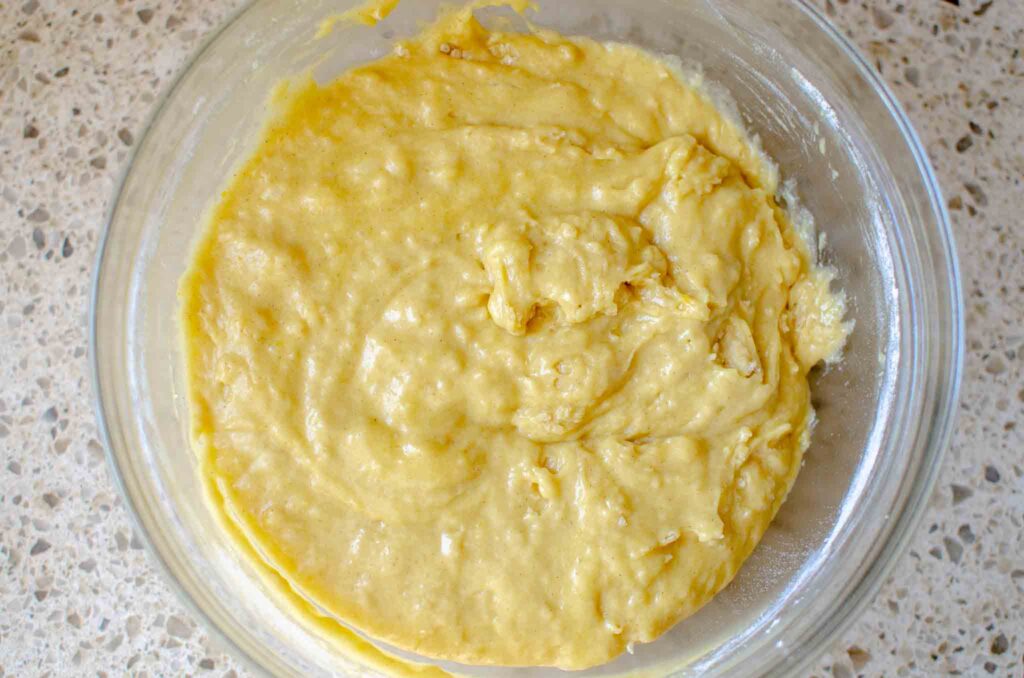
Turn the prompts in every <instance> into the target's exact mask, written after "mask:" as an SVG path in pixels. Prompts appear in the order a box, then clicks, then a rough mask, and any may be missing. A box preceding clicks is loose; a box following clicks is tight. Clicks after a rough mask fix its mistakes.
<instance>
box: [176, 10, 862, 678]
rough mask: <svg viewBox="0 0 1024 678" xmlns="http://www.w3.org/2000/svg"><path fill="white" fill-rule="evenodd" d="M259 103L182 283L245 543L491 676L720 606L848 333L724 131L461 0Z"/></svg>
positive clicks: (194, 371)
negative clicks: (325, 78) (490, 22)
mask: <svg viewBox="0 0 1024 678" xmlns="http://www.w3.org/2000/svg"><path fill="white" fill-rule="evenodd" d="M279 104H280V106H281V112H280V113H279V114H278V115H277V117H276V118H275V119H274V120H273V121H272V123H271V124H270V126H269V127H268V129H267V131H266V133H265V137H264V138H263V139H262V141H261V143H260V144H259V146H258V148H257V150H256V152H255V154H254V155H253V156H252V158H251V159H250V160H249V161H248V162H247V163H246V164H245V165H243V166H242V168H241V169H240V171H239V172H238V174H237V175H236V176H235V177H233V178H232V179H231V181H230V183H229V184H228V186H227V188H226V190H225V191H224V193H223V194H222V196H221V199H220V201H219V203H218V204H217V205H216V207H215V209H214V211H213V214H212V218H211V221H210V223H209V225H208V227H207V228H206V231H205V233H204V235H203V237H202V239H201V241H200V243H199V245H198V247H197V249H196V250H195V253H194V260H193V263H192V266H191V269H190V270H189V272H188V273H187V275H186V276H185V277H184V279H183V281H182V284H181V299H182V311H181V319H182V325H183V330H184V346H185V353H186V362H187V371H188V379H189V389H190V391H189V398H190V407H191V415H192V427H193V436H194V446H195V449H196V451H197V453H198V454H199V456H200V458H201V468H202V473H203V474H204V475H205V477H206V479H207V481H208V486H209V487H210V488H211V494H212V495H213V498H214V501H215V505H216V510H217V511H218V512H220V513H221V514H222V516H223V517H224V518H225V519H226V520H228V521H230V522H231V524H233V526H234V527H236V528H237V529H238V531H239V534H241V535H243V538H244V539H245V540H247V542H248V543H249V545H251V546H252V547H253V549H252V550H250V551H249V552H250V553H253V554H255V553H258V554H260V557H261V558H263V560H264V561H265V563H266V564H267V565H268V566H269V567H271V568H273V570H275V571H276V572H277V573H278V574H279V575H280V577H282V578H283V579H284V580H285V581H287V582H288V584H289V585H290V586H291V587H292V588H293V589H294V590H295V591H296V592H298V593H300V594H301V595H302V596H303V597H304V598H306V599H307V600H309V601H311V602H312V603H313V604H314V605H315V606H316V607H317V608H319V610H321V611H322V612H324V613H327V614H329V615H332V616H334V617H335V618H337V619H338V620H341V621H343V622H345V623H346V624H349V625H351V626H353V627H355V628H357V629H360V630H363V631H365V632H366V633H368V634H370V635H371V636H373V637H376V638H379V639H381V640H384V641H386V642H388V643H391V644H393V645H395V646H398V647H401V648H405V649H408V650H411V651H415V652H418V653H421V654H423V655H427V656H430V657H436V658H446V659H453V660H457V661H462V662H471V663H483V664H508V665H553V666H559V667H563V668H572V669H578V668H583V667H588V666H592V665H595V664H599V663H602V662H606V661H608V660H609V659H611V658H613V657H615V656H616V655H618V654H619V653H621V652H622V651H623V650H624V649H626V647H627V645H628V644H630V643H633V642H638V641H640V642H644V641H650V640H653V639H654V638H656V637H657V636H658V635H659V634H661V633H662V632H663V631H665V630H666V629H668V628H669V627H670V626H671V625H672V624H673V623H675V622H676V621H678V620H679V619H681V618H682V617H685V616H687V615H689V614H691V613H693V612H694V611H696V610H697V609H698V608H699V607H700V606H701V605H703V604H704V603H705V602H707V601H708V600H709V599H710V598H711V597H712V596H713V595H714V594H715V593H716V592H717V591H719V590H720V589H721V588H722V587H723V586H725V585H726V583H728V582H729V580H730V579H731V578H732V577H733V575H734V574H735V573H736V571H737V568H739V566H740V564H741V563H742V562H743V560H744V559H745V558H746V557H747V555H748V554H749V553H750V552H751V550H752V549H753V548H754V546H755V545H756V544H757V542H758V540H759V539H760V538H761V535H762V534H763V532H764V531H765V528H766V527H767V526H768V524H769V522H770V521H771V519H772V517H773V516H774V514H775V512H776V510H777V509H778V508H779V505H780V504H781V502H782V501H783V499H784V498H785V496H786V493H787V491H788V490H789V488H790V486H791V484H792V482H793V480H794V477H795V476H796V473H797V470H798V469H799V467H800V460H801V454H802V451H803V450H804V448H805V447H806V445H807V442H808V425H809V422H810V419H811V410H810V406H809V391H808V384H807V373H808V371H809V370H810V369H811V367H812V366H814V365H815V364H816V363H818V362H819V361H821V360H823V359H825V358H827V357H829V356H831V355H832V354H834V353H835V352H836V351H837V350H838V348H839V346H840V345H841V343H842V341H843V339H844V337H845V329H844V327H843V325H842V314H843V309H842V303H841V301H839V300H838V299H837V298H836V297H834V296H832V295H831V294H830V293H829V292H828V277H827V276H826V275H823V274H821V273H820V272H817V271H816V270H815V269H813V268H812V267H811V265H810V262H809V261H808V257H807V255H806V252H805V249H804V247H803V245H802V243H801V241H800V240H799V238H798V236H797V235H796V233H795V232H794V230H793V228H792V226H791V224H790V223H789V221H788V220H787V218H786V216H785V214H784V213H783V212H782V211H781V210H780V209H779V208H778V207H777V206H776V204H775V202H774V200H773V198H772V196H773V194H774V192H775V190H776V178H775V174H774V172H773V170H771V168H770V167H769V166H768V164H766V163H765V162H764V160H763V158H762V156H761V155H760V154H759V152H758V150H757V149H756V148H755V147H754V146H753V145H751V143H750V142H749V140H748V138H747V137H746V136H745V135H744V134H743V132H742V130H740V129H738V128H737V127H736V126H735V125H734V124H733V123H732V122H730V121H729V120H727V119H725V118H723V116H722V115H721V114H720V113H719V111H718V110H716V108H715V107H714V106H713V104H712V103H711V102H710V101H709V99H707V98H706V96H704V95H703V94H702V93H701V92H699V91H697V90H695V89H693V88H691V87H690V86H688V85H686V84H684V82H683V81H682V80H681V79H680V78H679V77H678V75H677V73H676V72H674V71H673V70H672V68H671V67H669V66H668V65H666V64H665V63H664V62H662V61H660V60H657V59H655V58H653V57H652V56H650V55H648V54H646V53H644V52H641V51H639V50H637V49H634V48H630V47H626V46H621V45H604V44H599V43H596V42H592V41H589V40H585V39H569V38H564V37H561V36H558V35H555V34H552V33H546V32H535V33H532V34H515V33H502V32H491V31H488V30H486V29H484V28H483V27H482V26H481V25H480V24H479V23H477V21H476V20H475V19H474V18H473V17H472V14H470V13H469V11H468V10H466V11H462V12H457V13H454V14H450V15H448V16H447V17H444V18H443V19H442V20H440V21H439V23H437V24H435V25H434V26H433V27H431V28H430V29H428V30H427V31H426V32H425V33H423V34H422V35H421V36H419V37H418V38H416V39H414V40H411V41H408V42H405V43H402V44H401V45H399V46H398V48H397V49H396V52H395V54H394V55H392V56H388V57H386V58H383V59H381V60H379V61H375V62H373V63H370V64H367V65H365V66H361V67H359V68H355V69H353V70H351V71H348V72H346V73H345V74H344V75H342V76H341V77H340V78H339V79H337V80H335V81H334V82H331V83H330V84H328V85H326V86H322V87H321V86H318V85H316V84H315V83H313V82H312V81H303V82H299V83H292V84H291V85H289V86H288V87H287V88H286V90H285V91H284V92H282V93H281V94H280V95H279ZM310 609H313V608H310Z"/></svg>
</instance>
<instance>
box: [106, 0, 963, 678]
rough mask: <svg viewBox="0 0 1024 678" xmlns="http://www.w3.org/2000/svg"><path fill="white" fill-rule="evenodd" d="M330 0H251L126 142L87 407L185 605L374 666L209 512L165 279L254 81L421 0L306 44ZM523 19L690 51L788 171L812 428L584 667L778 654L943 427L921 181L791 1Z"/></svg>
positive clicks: (903, 126) (914, 494)
mask: <svg viewBox="0 0 1024 678" xmlns="http://www.w3.org/2000/svg"><path fill="white" fill-rule="evenodd" d="M348 4H349V3H346V2H344V1H339V0H259V1H257V2H253V3H252V4H250V5H249V6H248V7H247V8H246V9H245V10H244V11H242V12H241V13H240V14H238V15H237V16H236V18H235V19H234V20H233V21H232V22H230V23H229V24H228V25H227V26H226V27H225V28H224V29H223V30H221V31H220V32H219V33H218V34H217V35H215V36H214V37H213V38H212V39H211V40H210V41H209V42H208V43H207V45H206V47H205V48H204V49H203V50H202V51H201V52H200V53H199V54H198V56H196V58H195V59H194V60H193V62H192V63H191V65H190V66H189V67H188V69H187V70H186V71H185V72H184V74H183V75H182V76H181V78H180V79H179V80H178V81H177V83H176V84H175V85H174V87H173V88H172V89H171V91H170V92H169V93H168V94H167V96H166V98H165V99H164V101H163V103H162V105H161V107H160V109H159V111H158V112H157V114H156V115H155V117H154V118H153V120H152V122H151V124H150V127H149V130H148V132H147V133H146V135H145V138H144V139H143V140H142V141H141V143H140V144H139V145H138V148H137V151H136V154H135V157H134V159H133V162H132V164H131V167H130V169H129V171H128V172H127V175H126V176H125V178H124V181H123V184H122V185H121V190H120V194H119V195H118V198H117V201H116V204H115V206H114V208H113V210H112V212H111V217H110V223H109V225H108V227H107V232H106V237H105V238H104V241H103V246H102V248H101V251H100V258H99V263H98V269H97V275H96V283H95V291H94V297H93V309H92V350H93V360H94V368H95V386H96V396H97V409H98V413H99V420H100V425H101V429H102V431H103V436H104V438H105V440H106V443H107V449H108V450H109V455H110V461H111V465H112V467H113V472H114V476H115V477H116V479H117V481H118V483H119V484H120V485H121V489H122V491H123V493H124V496H125V500H126V502H127V504H128V506H129V507H130V508H131V510H132V512H133V513H134V514H135V517H136V519H137V521H138V527H139V530H140V531H141V532H142V533H143V534H144V535H146V537H147V539H148V541H149V544H150V546H151V547H152V551H153V554H154V556H155V558H156V560H157V561H159V563H160V565H161V568H162V569H163V570H164V571H165V572H166V573H167V574H168V576H169V579H170V580H171V582H172V585H173V587H174V588H175V589H177V590H178V591H179V592H180V594H181V596H182V597H183V598H184V599H185V601H187V602H188V603H189V604H190V606H191V607H192V609H193V611H194V612H195V614H196V616H197V617H200V618H202V619H203V620H205V621H206V623H207V625H208V626H209V627H210V629H211V630H213V631H214V632H215V633H219V634H220V635H221V636H222V637H223V638H224V640H225V641H226V643H227V644H228V645H230V646H232V647H233V648H234V649H235V651H236V652H237V654H238V655H239V656H241V657H244V658H246V659H247V660H249V662H250V663H251V664H252V665H253V666H254V667H257V668H258V669H262V670H263V671H265V672H267V673H270V674H275V675H301V676H315V675H327V674H346V675H372V674H373V671H372V670H370V669H368V668H366V667H360V666H356V665H355V664H353V662H351V661H350V660H348V659H346V658H344V657H343V656H342V655H341V654H340V653H339V652H338V651H337V649H336V648H335V646H333V645H332V644H331V643H329V642H327V641H325V640H324V639H323V638H322V637H321V636H319V635H317V634H315V633H313V632H311V631H310V630H309V629H307V628H306V627H305V626H303V625H302V624H301V623H299V622H298V621H297V620H295V619H293V618H292V617H291V616H289V615H288V614H287V613H284V612H283V611H282V610H281V609H280V608H279V607H278V604H277V603H276V602H275V601H276V598H275V597H273V596H272V595H270V594H269V593H268V591H267V590H266V588H265V587H264V585H263V584H262V583H261V580H260V579H259V578H258V577H257V576H255V574H254V572H253V571H252V569H251V568H250V566H249V565H247V563H246V562H243V561H242V560H241V559H240V558H239V557H238V556H237V555H236V552H235V550H234V549H233V548H232V546H231V544H230V543H229V541H228V540H227V538H226V537H225V534H224V533H223V532H222V531H221V528H220V527H219V526H218V525H217V524H216V523H215V521H214V517H213V515H212V514H211V512H210V511H209V510H208V509H207V506H206V504H205V503H204V500H203V496H202V492H201V486H200V482H199V479H198V477H197V474H196V470H195V462H194V457H193V454H192V452H191V451H190V448H189V442H188V436H187V426H186V407H185V403H184V401H183V397H182V394H183V393H184V390H183V388H182V371H181V369H180V364H179V354H178V350H179V349H178V343H177V339H178V332H177V328H176V323H175V308H176V285H177V282H178V278H179V276H180V275H181V273H182V271H183V269H184V267H185V264H186V259H187V255H188V253H189V246H190V243H191V242H192V240H193V237H194V235H195V233H196V229H197V227H198V226H199V225H200V224H201V222H202V217H203V213H204V210H205V209H206V208H207V207H208V206H209V205H210V203H211V201H213V200H214V199H215V198H216V196H217V194H218V190H219V189H220V187H221V186H222V185H223V182H224V180H225V178H226V177H227V176H228V174H229V173H230V172H231V170H232V168H233V167H234V166H235V165H236V163H237V162H238V161H239V159H240V158H241V157H242V156H243V155H244V154H246V152H247V151H248V149H250V148H251V145H252V143H253V141H254V138H255V134H256V133H257V132H258V130H259V128H260V123H261V121H262V119H263V117H264V114H265V112H266V109H265V102H266V97H267V94H268V92H269V91H270V89H271V87H272V85H274V83H275V82H277V81H278V80H279V79H280V78H282V77H285V76H290V75H295V74H297V73H301V72H303V71H306V70H307V69H309V68H311V67H315V71H316V73H317V75H318V76H319V77H320V78H329V77H330V76H331V74H332V73H337V72H339V71H340V70H341V69H343V68H344V67H346V66H348V65H350V64H353V63H356V62H361V61H365V60H368V59H371V58H374V57H377V56H380V55H382V54H384V53H385V52H386V51H388V50H389V49H390V39H391V38H393V37H395V36H398V35H405V34H410V33H412V32H414V31H415V29H416V27H417V25H418V22H420V21H422V20H427V19H430V18H432V17H433V16H434V15H435V12H436V10H437V8H438V5H439V4H440V3H439V2H438V1H437V0H403V2H402V3H401V4H400V5H399V7H398V9H397V10H396V11H395V13H394V14H393V15H392V16H391V17H389V18H388V20H387V21H385V22H383V23H382V24H379V25H378V26H376V27H374V28H366V27H359V28H352V29H341V30H338V31H336V32H335V33H334V34H332V35H331V37H330V38H328V39H325V40H320V41H311V40H310V37H311V36H312V35H313V34H314V32H315V31H316V28H317V26H318V24H319V22H320V21H321V20H322V19H323V18H324V17H326V16H328V15H330V14H332V13H336V12H339V11H341V10H343V9H345V8H346V6H347V5H348ZM488 12H498V13H500V12H501V10H487V11H485V12H484V14H487V13H488ZM533 20H534V21H536V22H537V23H539V24H541V25H545V26H549V27H553V28H556V29H558V30H560V31H561V32H563V33H566V34H580V35H588V36H591V37H594V38H597V39H600V40H616V41H623V42H629V43H634V44H637V45H640V46H643V47H646V48H648V49H651V50H653V51H655V52H660V53H665V54H673V55H678V56H680V57H682V58H683V60H684V61H688V62H693V63H699V64H701V65H702V66H703V69H704V72H705V73H706V76H707V78H708V79H709V80H710V81H713V82H715V83H718V85H720V86H721V87H723V88H724V89H725V90H727V91H728V92H729V93H730V94H731V95H732V98H733V99H734V100H735V102H736V106H737V108H738V114H739V115H740V116H742V119H743V120H744V121H745V122H746V123H747V125H748V126H749V128H750V129H751V130H753V131H755V132H757V133H758V134H759V135H760V137H761V140H762V142H763V144H764V147H765V149H766V150H767V151H768V153H769V154H770V155H771V156H772V157H774V158H775V159H776V160H777V161H778V163H779V165H780V167H781V170H782V173H783V176H784V177H787V178H791V179H794V180H796V182H797V187H798V193H799V196H800V200H801V202H802V203H803V205H804V206H806V207H807V208H808V209H809V210H810V211H811V213H813V215H814V216H815V218H816V220H817V226H818V229H819V231H820V232H822V233H824V234H826V235H827V239H826V241H825V242H826V243H827V244H826V245H825V246H823V247H822V248H821V252H820V256H821V257H822V259H823V260H824V261H825V262H827V263H828V264H830V265H832V266H834V267H835V268H836V269H837V271H838V274H839V276H838V277H839V281H840V284H841V286H842V288H843V289H845V291H846V293H847V295H848V298H849V301H850V305H849V306H850V314H851V316H852V317H853V318H854V319H855V320H856V329H855V331H854V333H853V335H852V337H851V339H850V341H849V344H848V346H847V350H846V356H845V359H844V360H843V362H842V363H841V364H840V365H838V366H837V367H834V368H831V369H829V370H826V371H824V372H822V373H820V374H817V375H816V377H815V381H816V383H815V384H814V394H815V395H814V402H815V407H816V408H817V412H818V416H819V424H818V426H817V429H816V430H815V432H814V437H813V443H812V445H811V448H810V450H809V452H808V454H807V457H806V463H805V466H804V469H803V471H802V472H801V474H800V477H799V478H798V480H797V483H796V486H795V487H794V489H793V492H792V493H791V495H790V497H789V499H788V501H787V502H786V503H785V505H784V506H783V507H782V510H781V512H780V513H779V516H778V518H777V519H776V521H775V523H774V524H773V526H772V528H771V529H770V530H769V532H768V533H767V535H766V536H765V538H764V541H763V542H762V543H761V545H760V546H759V547H758V548H757V550H756V552H755V553H754V555H753V556H752V557H751V559H750V560H749V561H748V562H747V564H746V565H745V566H744V567H743V569H742V571H741V572H740V573H739V575H738V577H737V578H736V580H735V581H734V582H733V583H732V584H731V585H730V586H729V587H728V588H727V589H726V590H725V591H723V592H722V593H721V594H720V595H719V596H718V597H717V598H715V599H714V601H713V602H711V603H710V604H709V605H707V606H706V607H705V608H704V609H702V610H701V611H700V612H699V613H698V614H697V615H695V616H694V617H691V618H690V619H689V620H686V621H684V622H683V623H681V624H679V625H678V626H677V627H676V628H675V629H673V630H672V631H671V632H670V633H668V634H667V635H666V636H665V637H663V638H661V639H660V640H658V641H657V642H655V643H652V644H650V645H648V646H643V647H639V648H638V649H637V651H636V654H634V655H632V656H626V657H624V658H622V659H620V660H618V661H616V662H614V663H612V664H610V665H608V666H605V667H601V668H598V669H593V670H591V671H588V672H586V673H587V674H589V675H613V674H616V673H620V672H623V671H626V670H630V669H636V668H642V667H647V668H651V669H652V670H653V672H655V673H667V672H675V673H676V675H697V674H699V675H726V674H728V675H731V676H736V675H777V674H786V673H793V672H796V671H798V670H800V669H801V668H802V667H804V666H805V665H806V663H807V662H808V661H811V660H812V659H813V658H814V657H815V656H816V654H817V653H818V652H819V651H820V650H821V649H822V648H823V646H824V645H825V644H826V643H827V641H828V640H829V639H830V638H832V637H833V636H834V635H835V634H836V633H838V632H839V631H840V629H842V628H843V626H844V625H845V624H847V623H848V622H849V621H850V620H851V619H852V618H853V617H854V616H855V615H856V614H857V612H858V611H859V610H860V609H861V608H862V607H863V606H864V605H865V604H866V602H867V601H868V600H869V599H870V598H871V597H872V595H873V594H874V592H875V591H876V590H877V588H878V586H879V585H880V583H881V580H882V578H883V577H884V575H885V573H886V572H887V570H888V569H889V568H890V567H891V566H892V564H893V562H894V561H895V559H896V558H897V556H898V554H899V553H900V552H901V550H902V547H903V546H904V544H905V543H906V541H907V538H908V535H909V533H910V531H911V529H912V528H913V527H914V525H916V523H917V521H918V518H919V517H920V515H921V512H922V509H923V508H924V504H925V501H926V499H927V497H928V495H929V492H930V489H931V486H932V482H933V480H934V478H935V475H936V471H937V468H938V466H939V463H940V459H941V456H942V452H943V449H944V447H945V445H946V443H947V440H948V438H949V434H950V429H951V425H952V420H953V413H954V406H955V403H956V392H957V387H958V383H959V377H960V369H961V362H962V342H963V329H962V302H961V297H960V282H959V277H958V272H957V264H956V259H955V253H954V246H953V242H952V236H951V233H950V228H949V223H948V221H947V217H946V214H945V212H944V208H943V201H942V199H941V195H940V192H939V188H938V186H937V184H936V180H935V176H934V175H933V173H932V170H931V168H930V167H929V164H928V160H927V158H926V156H925V152H924V150H923V149H922V148H921V144H920V142H919V141H918V139H917V137H916V135H915V133H914V131H913V129H911V126H910V124H909V122H908V121H907V118H906V116H905V114H904V113H903V112H902V111H901V110H900V107H899V105H898V104H897V103H896V101H895V99H894V98H893V96H892V94H891V93H890V92H889V91H888V90H887V89H886V87H885V85H884V84H883V83H882V82H881V80H880V79H879V78H878V77H877V76H876V75H875V74H874V72H873V71H872V70H871V68H870V67H869V66H868V65H867V63H865V61H864V60H863V59H862V58H861V57H860V56H859V55H858V54H857V52H856V51H855V50H854V49H853V48H852V47H851V45H850V44H849V43H848V42H847V41H846V40H845V39H844V38H843V37H842V36H841V35H840V34H839V33H837V32H836V30H835V29H833V28H832V27H831V26H829V24H828V23H827V22H826V21H825V20H824V19H823V18H822V17H821V16H820V15H819V14H818V13H817V12H816V11H815V10H814V9H812V8H811V7H809V6H808V5H807V4H806V3H804V2H799V1H792V0H714V2H713V3H712V2H704V1H701V0H691V1H684V0H630V1H629V2H626V1H625V0H557V1H556V0H543V1H542V2H541V4H540V7H539V11H538V12H537V13H536V14H535V15H533ZM473 672H474V673H479V674H482V675H492V674H501V675H510V676H527V675H528V676H531V677H532V676H547V675H548V674H554V673H557V672H555V671H550V670H539V669H538V670H533V669H487V670H473Z"/></svg>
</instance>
